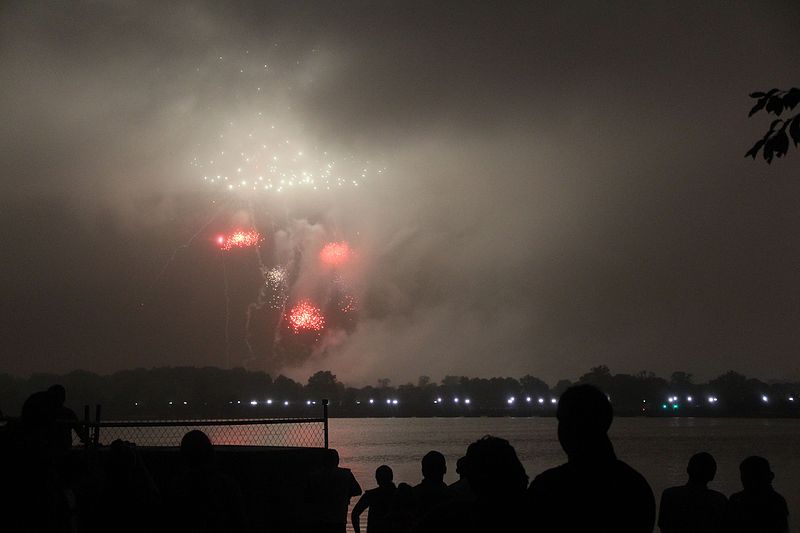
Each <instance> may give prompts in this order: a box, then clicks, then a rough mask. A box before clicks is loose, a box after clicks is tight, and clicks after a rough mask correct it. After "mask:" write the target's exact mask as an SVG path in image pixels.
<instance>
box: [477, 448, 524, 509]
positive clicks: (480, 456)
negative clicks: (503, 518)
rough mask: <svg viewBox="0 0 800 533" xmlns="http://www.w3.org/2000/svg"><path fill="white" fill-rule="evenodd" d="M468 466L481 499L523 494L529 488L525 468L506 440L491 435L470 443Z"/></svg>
mask: <svg viewBox="0 0 800 533" xmlns="http://www.w3.org/2000/svg"><path fill="white" fill-rule="evenodd" d="M464 467H465V470H466V472H465V477H466V478H467V480H469V486H470V487H471V488H472V490H474V491H475V494H476V495H477V496H478V498H492V497H499V496H502V497H508V496H509V495H514V494H516V495H521V494H523V493H524V492H525V489H526V488H527V486H528V475H527V474H526V473H525V468H524V467H523V466H522V463H520V461H519V458H518V457H517V452H516V451H515V450H514V447H513V446H511V444H509V442H508V441H507V440H505V439H501V438H498V437H492V436H491V435H487V436H485V437H483V438H482V439H480V440H477V441H475V442H473V443H472V444H470V445H469V447H468V448H467V456H466V464H464Z"/></svg>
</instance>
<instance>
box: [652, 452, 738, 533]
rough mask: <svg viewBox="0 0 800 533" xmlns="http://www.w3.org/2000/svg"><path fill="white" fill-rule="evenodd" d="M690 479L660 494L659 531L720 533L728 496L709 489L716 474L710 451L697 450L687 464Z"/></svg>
mask: <svg viewBox="0 0 800 533" xmlns="http://www.w3.org/2000/svg"><path fill="white" fill-rule="evenodd" d="M686 473H687V474H689V481H688V482H687V483H686V485H682V486H680V487H670V488H668V489H666V490H665V491H664V493H663V494H662V495H661V506H660V510H659V513H658V527H659V528H661V531H662V533H721V532H722V531H723V525H724V519H725V506H726V505H727V503H728V500H727V498H725V496H724V495H723V494H722V493H720V492H717V491H715V490H711V489H709V488H708V483H709V482H711V481H712V480H713V479H714V476H715V475H716V473H717V462H716V461H714V458H713V457H712V456H711V454H710V453H706V452H700V453H696V454H694V455H693V456H692V458H691V459H689V466H687V467H686Z"/></svg>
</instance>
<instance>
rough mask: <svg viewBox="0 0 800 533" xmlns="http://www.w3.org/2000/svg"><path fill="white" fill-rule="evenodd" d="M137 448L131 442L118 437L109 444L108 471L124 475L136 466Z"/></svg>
mask: <svg viewBox="0 0 800 533" xmlns="http://www.w3.org/2000/svg"><path fill="white" fill-rule="evenodd" d="M136 463H137V460H136V449H135V447H134V445H133V444H132V443H130V442H125V441H124V440H120V439H117V440H115V441H114V442H112V443H111V446H109V453H108V463H107V466H108V471H109V473H110V474H111V475H112V476H114V477H118V476H123V475H125V474H128V473H130V472H132V471H133V470H134V469H135V468H136Z"/></svg>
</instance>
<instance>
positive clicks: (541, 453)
mask: <svg viewBox="0 0 800 533" xmlns="http://www.w3.org/2000/svg"><path fill="white" fill-rule="evenodd" d="M487 434H489V435H495V436H498V437H503V438H505V439H508V440H509V441H510V442H511V444H512V445H513V446H514V448H516V450H517V454H518V455H519V457H520V460H521V461H522V463H523V464H524V465H525V470H526V471H527V473H528V475H529V476H530V477H531V478H533V477H535V476H536V474H538V473H540V472H542V471H543V470H545V469H547V468H550V467H552V466H555V465H558V464H560V463H562V462H564V460H565V456H564V454H563V452H562V451H561V447H560V446H559V444H558V440H557V438H556V420H555V419H554V418H369V419H365V418H351V419H341V418H334V419H331V421H330V443H331V447H333V448H336V449H337V450H338V451H339V455H340V456H341V465H342V466H344V467H346V468H350V469H352V471H353V474H355V476H356V479H358V481H359V483H360V484H361V486H362V487H363V488H364V489H367V488H372V487H374V486H375V480H374V472H375V468H377V467H378V466H379V465H381V464H388V465H389V466H391V467H392V469H393V470H394V477H395V481H397V482H399V481H405V482H407V483H410V484H416V483H418V482H419V480H420V478H421V473H420V466H419V462H420V460H421V459H422V456H423V455H424V454H425V453H426V452H428V451H430V450H439V451H440V452H442V453H444V455H445V457H447V468H448V472H447V478H446V481H447V482H448V483H451V482H453V481H455V480H456V473H455V462H456V460H457V459H458V458H459V457H461V456H462V455H463V454H464V453H465V451H466V448H467V445H469V443H471V442H473V441H474V440H476V439H478V438H480V437H482V436H483V435H487ZM611 438H612V441H613V443H614V448H615V450H616V452H617V455H618V456H619V458H620V459H622V460H623V461H625V462H627V463H628V464H630V465H631V466H633V467H634V468H636V469H637V470H639V471H640V472H641V473H642V474H643V475H644V476H645V477H646V478H647V480H648V481H649V482H650V485H651V487H652V488H653V492H654V493H655V495H656V500H658V498H659V497H660V495H661V491H663V490H664V489H665V488H666V487H669V486H672V485H680V484H683V483H685V481H686V463H687V461H688V460H689V457H691V455H692V454H694V453H696V452H698V451H707V452H710V453H711V454H712V455H713V456H714V457H715V458H716V460H717V466H718V469H717V477H716V479H715V480H714V481H713V482H712V483H711V487H712V488H714V489H716V490H719V491H720V492H722V493H724V494H726V495H730V494H731V493H732V492H736V491H738V490H740V488H741V484H740V482H739V463H740V462H741V460H742V459H744V458H745V457H746V456H748V455H763V456H764V457H766V458H767V459H768V460H769V461H770V463H771V465H772V469H773V471H774V472H775V488H776V490H778V492H780V493H781V494H783V495H784V497H785V498H786V500H787V502H788V504H789V513H790V517H792V518H793V519H794V520H796V519H797V517H798V516H800V453H798V451H800V420H797V419H714V418H617V419H615V420H614V424H613V425H612V428H611Z"/></svg>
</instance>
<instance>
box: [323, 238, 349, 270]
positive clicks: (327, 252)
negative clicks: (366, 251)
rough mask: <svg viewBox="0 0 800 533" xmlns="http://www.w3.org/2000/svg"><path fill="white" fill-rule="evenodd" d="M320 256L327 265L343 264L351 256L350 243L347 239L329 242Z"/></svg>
mask: <svg viewBox="0 0 800 533" xmlns="http://www.w3.org/2000/svg"><path fill="white" fill-rule="evenodd" d="M319 257H320V259H321V260H322V262H323V263H325V264H326V265H329V266H339V265H342V264H344V263H346V262H347V260H348V259H349V258H350V245H349V244H347V243H346V242H345V241H342V242H329V243H328V244H326V245H325V246H324V247H323V248H322V251H321V252H320V253H319Z"/></svg>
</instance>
